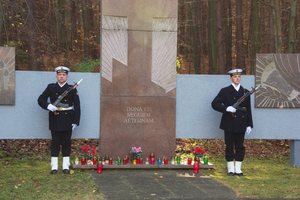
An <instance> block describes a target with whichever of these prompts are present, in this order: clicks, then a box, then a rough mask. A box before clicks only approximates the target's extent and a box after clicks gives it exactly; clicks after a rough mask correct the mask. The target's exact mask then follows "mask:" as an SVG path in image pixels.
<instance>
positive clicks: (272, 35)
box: [269, 0, 276, 53]
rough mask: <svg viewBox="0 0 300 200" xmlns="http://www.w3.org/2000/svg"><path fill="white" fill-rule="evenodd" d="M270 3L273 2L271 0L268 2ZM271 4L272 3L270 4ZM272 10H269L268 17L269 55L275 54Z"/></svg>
mask: <svg viewBox="0 0 300 200" xmlns="http://www.w3.org/2000/svg"><path fill="white" fill-rule="evenodd" d="M270 1H273V0H270ZM271 4H272V3H271ZM273 11H274V9H273V7H272V8H271V9H270V16H269V28H270V31H269V37H270V43H269V53H275V34H274V32H275V31H274V30H275V29H274V28H275V27H276V26H275V25H274V20H273V19H274V17H273V14H274V12H273Z"/></svg>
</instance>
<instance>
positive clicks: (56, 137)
mask: <svg viewBox="0 0 300 200" xmlns="http://www.w3.org/2000/svg"><path fill="white" fill-rule="evenodd" d="M55 72H56V79H57V82H56V83H50V84H49V85H48V86H47V87H46V89H45V90H44V92H43V93H42V94H41V95H40V96H39V97H38V104H39V105H40V107H42V108H43V109H45V110H49V130H50V131H51V137H52V140H51V172H50V174H56V173H57V171H58V155H59V152H60V147H61V152H62V156H63V163H62V170H63V173H65V174H69V173H70V171H69V165H70V154H71V136H72V131H73V130H74V129H75V128H76V127H77V126H79V121H80V100H79V96H78V92H77V89H76V87H74V89H72V90H69V91H68V93H67V95H66V96H65V97H63V98H62V99H61V100H60V101H59V103H57V105H53V104H55V102H57V99H58V98H59V97H61V96H62V94H63V93H64V92H65V91H67V90H68V89H70V88H71V87H73V86H72V85H69V84H68V83H67V80H68V78H69V76H68V74H69V72H70V69H69V68H68V67H65V66H59V67H56V68H55Z"/></svg>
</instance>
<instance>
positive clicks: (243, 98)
mask: <svg viewBox="0 0 300 200" xmlns="http://www.w3.org/2000/svg"><path fill="white" fill-rule="evenodd" d="M259 87H260V85H258V86H257V87H256V88H253V87H252V90H251V91H248V92H247V93H245V94H244V95H243V96H242V97H241V98H239V99H238V100H237V102H235V104H233V105H232V107H234V108H238V107H239V105H240V104H241V103H242V102H243V101H245V99H246V98H247V97H248V96H250V95H251V94H253V93H254V92H256V91H257V90H258V88H259ZM240 110H242V109H240ZM231 116H232V118H234V114H233V113H231Z"/></svg>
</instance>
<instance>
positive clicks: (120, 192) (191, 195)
mask: <svg viewBox="0 0 300 200" xmlns="http://www.w3.org/2000/svg"><path fill="white" fill-rule="evenodd" d="M90 173H91V176H92V178H93V180H94V182H95V184H96V186H97V188H98V190H99V191H100V193H101V194H102V196H103V197H104V199H106V200H111V199H112V200H117V199H122V200H127V199H128V200H129V199H130V200H134V199H167V200H175V199H176V200H179V199H180V200H185V199H239V198H237V195H236V193H235V192H234V191H233V190H231V189H230V188H228V187H227V186H225V185H223V184H221V183H219V182H217V181H216V180H214V179H212V178H210V177H209V176H206V175H204V174H202V173H199V174H196V175H195V174H194V173H193V170H190V169H183V170H157V169H156V170H152V169H150V170H144V169H143V170H132V169H131V170H129V169H121V170H120V169H116V170H113V169H104V170H103V172H102V173H101V174H97V171H91V172H90Z"/></svg>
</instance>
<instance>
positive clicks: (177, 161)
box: [73, 153, 208, 165]
mask: <svg viewBox="0 0 300 200" xmlns="http://www.w3.org/2000/svg"><path fill="white" fill-rule="evenodd" d="M196 161H198V163H200V158H199V157H196V156H195V157H194V159H192V158H190V157H189V158H187V159H186V158H182V157H180V156H171V160H170V161H169V160H168V157H162V158H158V159H157V160H156V159H155V155H154V154H153V153H151V154H150V155H149V157H147V158H146V160H145V161H144V160H143V158H142V156H133V157H132V159H131V164H133V165H137V164H146V165H149V164H150V165H155V164H157V165H167V164H171V165H193V164H194V163H195V162H196ZM97 163H101V164H103V165H113V164H114V163H115V164H117V165H121V164H123V165H126V164H128V163H129V157H128V156H125V157H124V158H123V159H122V160H121V158H120V157H117V158H116V160H115V162H114V160H113V158H112V157H109V156H105V157H103V158H102V159H101V158H100V157H98V158H96V156H95V157H93V158H92V159H91V158H88V157H83V158H82V159H81V165H96V164H97ZM73 164H74V165H79V160H78V157H75V158H74V162H73ZM203 164H205V165H207V164H208V158H207V157H206V156H204V158H203Z"/></svg>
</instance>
